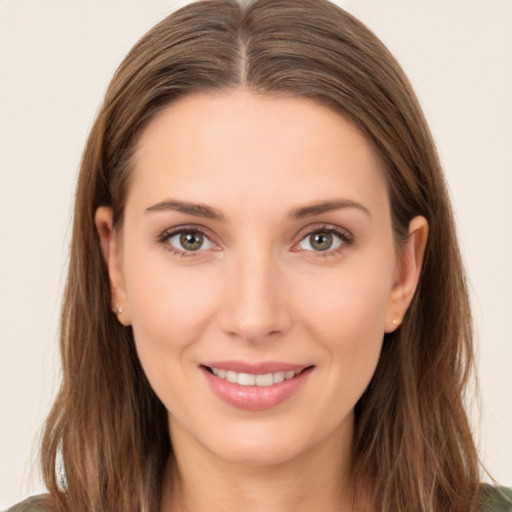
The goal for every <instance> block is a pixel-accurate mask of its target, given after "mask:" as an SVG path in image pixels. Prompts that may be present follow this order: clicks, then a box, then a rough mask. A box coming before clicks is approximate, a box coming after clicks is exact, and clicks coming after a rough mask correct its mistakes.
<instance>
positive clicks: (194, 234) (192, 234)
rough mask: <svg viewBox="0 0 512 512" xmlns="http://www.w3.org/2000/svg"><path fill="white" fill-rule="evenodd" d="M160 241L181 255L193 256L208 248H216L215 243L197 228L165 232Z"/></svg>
mask: <svg viewBox="0 0 512 512" xmlns="http://www.w3.org/2000/svg"><path fill="white" fill-rule="evenodd" d="M159 241H160V242H161V243H163V244H165V246H166V248H167V249H168V250H170V251H171V252H173V253H175V254H179V255H181V256H192V255H194V253H198V252H201V251H204V250H207V249H213V248H215V247H216V246H215V244H214V243H213V242H212V241H211V240H210V239H209V238H208V237H207V236H206V235H205V234H204V233H202V232H201V231H200V230H198V229H197V228H194V229H186V228H182V229H180V230H175V231H171V232H166V233H163V234H162V236H161V237H160V239H159Z"/></svg>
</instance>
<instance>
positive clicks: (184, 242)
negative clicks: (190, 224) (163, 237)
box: [173, 232, 204, 251]
mask: <svg viewBox="0 0 512 512" xmlns="http://www.w3.org/2000/svg"><path fill="white" fill-rule="evenodd" d="M173 238H174V237H173ZM179 238H180V245H181V247H183V249H185V250H186V251H198V250H199V249H201V246H202V245H203V241H204V236H203V235H202V234H201V233H196V232H185V233H181V234H180V235H179Z"/></svg>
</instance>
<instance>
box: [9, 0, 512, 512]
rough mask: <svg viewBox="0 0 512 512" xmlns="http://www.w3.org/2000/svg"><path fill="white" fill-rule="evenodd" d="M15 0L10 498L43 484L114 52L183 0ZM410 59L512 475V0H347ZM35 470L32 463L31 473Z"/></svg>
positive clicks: (490, 405) (487, 401)
mask: <svg viewBox="0 0 512 512" xmlns="http://www.w3.org/2000/svg"><path fill="white" fill-rule="evenodd" d="M186 3H188V2H184V1H182V2H176V1H174V2H173V1H163V0H138V1H135V0H131V1H130V0H123V1H121V0H110V1H108V2H105V1H102V0H101V1H100V0H88V1H87V2H69V1H67V0H46V1H45V2H41V1H40V0H23V1H19V0H0V509H1V508H5V507H6V506H7V505H9V504H12V503H14V502H16V501H17V500H20V499H22V498H23V497H25V496H27V495H28V494H30V493H34V492H36V491H40V490H42V487H41V484H40V480H39V477H38V472H37V470H35V471H32V468H37V444H34V443H35V441H36V437H37V435H38V433H39V430H40V427H41V425H42V422H43V421H44V418H45V416H46V414H47V412H48V410H49V407H50V403H51V400H52V397H53V396H54V394H55V392H56V388H57V384H58V378H59V360H58V354H57V331H58V313H59V302H60V297H61V291H62V288H63V284H64V280H65V268H66V256H67V248H68V242H69V235H70V219H71V214H70V212H71V207H72V201H73V193H74V184H75V179H76V174H77V169H78V165H79V160H80V154H81V151H82V148H83V145H84V142H85V138H86V135H87V133H88V130H89V129H90V127H91V124H92V122H93V118H94V114H95V112H96V111H97V109H98V107H99V104H100V101H101V99H102V95H103V93H104V91H105V89H106V87H107V84H108V81H109V80H110V78H111V76H112V74H113V72H114V70H115V68H116V67H117V65H118V64H119V63H120V61H121V59H122V58H123V57H124V55H125V54H126V53H127V51H128V50H129V48H130V47H131V46H132V45H133V43H135V41H136V40H137V39H138V38H139V37H140V36H141V35H142V34H143V33H144V32H145V31H146V30H147V29H149V28H150V27H151V26H152V25H153V24H154V23H155V22H157V21H158V20H160V19H161V18H162V17H163V16H164V15H166V14H167V13H169V12H170V11H172V10H173V9H174V8H175V7H177V6H181V5H184V4H186ZM338 3H339V4H340V5H342V6H344V7H345V8H346V9H347V10H349V11H350V12H352V13H353V14H355V15H356V16H358V17H359V18H360V19H362V20H363V21H364V22H365V23H367V24H368V25H369V26H370V28H372V29H373V30H374V32H375V33H376V34H377V35H378V36H379V37H381V39H382V40H383V41H384V42H385V43H386V44H387V45H388V46H389V48H390V49H391V51H392V52H393V53H394V54H395V56H396V57H397V58H398V60H399V62H400V63H401V64H402V66H403V67H404V69H405V71H406V73H407V74H408V76H409V78H410V80H411V82H412V84H413V86H414V87H415V89H416V91H417V93H418V95H419V98H420V101H421V102H422V105H423V107H424V109H425V112H426V115H427V119H428V120H429V122H430V126H431V128H432V131H433V134H434V138H435V140H436V142H437V144H438V148H439V151H440V155H441V159H442V161H443V164H444V167H445V170H446V174H447V179H448V182H449V186H450V188H451V191H452V195H453V201H454V209H455V213H456V218H457V222H458V228H459V233H460V238H461V244H462V248H463V252H464V258H465V261H466V263H467V267H468V274H469V280H470V284H471V289H472V295H473V305H474V314H475V322H476V327H477V334H478V352H479V365H478V366H479V374H480V380H481V382H480V387H481V389H482V394H481V397H482V412H481V417H480V415H479V414H478V413H477V412H476V411H477V410H476V409H473V413H472V417H473V420H474V427H475V433H476V438H477V440H478V442H479V444H480V448H481V454H482V457H483V460H484V462H485V464H486V466H487V468H488V470H489V471H490V472H491V473H492V474H493V476H494V477H496V478H497V479H498V480H499V481H501V482H502V483H504V484H508V485H510V484H512V407H511V402H512V399H511V396H512V365H511V362H512V334H511V333H512V150H511V146H512V123H511V119H512V100H511V92H510V91H512V1H510V0H457V1H454V0H431V1H429V2H421V3H420V2H416V1H412V0H388V1H385V2H383V1H382V0H347V1H340V2H338ZM31 473H33V478H32V479H31V478H29V477H30V476H31Z"/></svg>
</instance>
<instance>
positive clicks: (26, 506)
mask: <svg viewBox="0 0 512 512" xmlns="http://www.w3.org/2000/svg"><path fill="white" fill-rule="evenodd" d="M48 498H49V495H48V494H39V495H38V496H32V497H30V498H27V499H26V500H24V501H22V502H21V503H18V504H17V505H14V506H13V507H11V508H9V509H7V510H6V512H45V511H46V510H47V503H48Z"/></svg>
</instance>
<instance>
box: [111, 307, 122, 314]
mask: <svg viewBox="0 0 512 512" xmlns="http://www.w3.org/2000/svg"><path fill="white" fill-rule="evenodd" d="M113 311H114V313H115V314H116V315H117V316H119V315H122V314H123V313H124V309H123V308H121V307H119V306H114V309H113Z"/></svg>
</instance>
